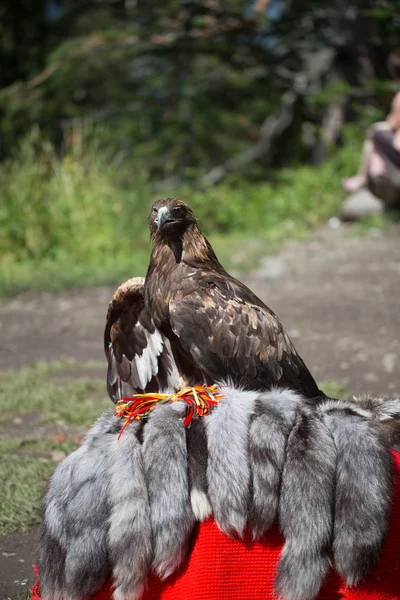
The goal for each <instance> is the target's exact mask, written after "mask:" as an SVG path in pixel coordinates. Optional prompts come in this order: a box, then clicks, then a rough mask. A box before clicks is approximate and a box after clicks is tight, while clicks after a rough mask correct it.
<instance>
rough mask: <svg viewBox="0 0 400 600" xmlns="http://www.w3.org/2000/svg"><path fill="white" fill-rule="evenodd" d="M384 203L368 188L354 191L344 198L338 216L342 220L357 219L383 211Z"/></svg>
mask: <svg viewBox="0 0 400 600" xmlns="http://www.w3.org/2000/svg"><path fill="white" fill-rule="evenodd" d="M383 209H384V204H383V202H382V200H379V198H377V197H376V196H374V195H373V194H372V193H371V192H370V191H369V190H367V189H363V190H359V191H358V192H354V194H351V195H350V196H348V197H347V198H346V200H345V201H344V202H343V204H342V207H341V209H340V218H341V219H343V220H344V221H357V220H358V219H362V218H363V217H371V216H372V215H378V214H379V213H381V212H383Z"/></svg>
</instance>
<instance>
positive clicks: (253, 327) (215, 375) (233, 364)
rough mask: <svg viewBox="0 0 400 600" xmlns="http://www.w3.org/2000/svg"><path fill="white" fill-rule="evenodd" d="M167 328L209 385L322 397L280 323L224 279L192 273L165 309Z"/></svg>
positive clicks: (240, 286) (243, 290)
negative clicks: (283, 390)
mask: <svg viewBox="0 0 400 600" xmlns="http://www.w3.org/2000/svg"><path fill="white" fill-rule="evenodd" d="M169 313H170V325H171V328H172V330H173V332H174V333H175V335H177V336H178V337H179V340H180V343H181V344H182V346H183V348H184V350H185V351H186V352H188V353H190V355H191V356H192V358H193V360H194V362H196V363H197V365H198V366H199V367H200V368H201V370H202V371H203V373H204V374H205V375H206V376H207V377H208V378H209V379H211V380H212V381H220V380H221V379H227V378H228V379H230V380H231V381H233V383H234V384H237V385H243V386H245V387H252V388H263V389H269V388H271V387H273V386H279V387H289V388H290V389H293V390H298V391H300V392H302V393H305V394H306V395H307V396H308V397H315V396H319V395H321V392H320V390H319V389H318V386H317V384H316V383H315V381H314V379H313V377H312V375H311V374H310V372H309V371H308V369H307V367H306V366H305V364H304V362H303V360H302V359H301V357H300V356H299V355H298V354H297V352H296V350H295V348H294V346H293V344H292V342H291V340H290V338H289V336H288V335H287V333H286V332H285V330H284V329H283V326H282V324H281V322H280V321H279V319H278V317H277V316H276V315H275V314H274V313H273V312H272V311H271V310H270V309H269V308H268V307H267V306H265V304H263V303H262V302H261V300H260V299H259V298H257V296H255V295H254V294H253V292H251V290H249V289H248V288H247V287H246V286H245V285H244V284H242V283H241V282H239V281H237V280H236V279H234V278H232V277H230V276H229V275H228V274H226V273H221V274H219V273H212V274H208V273H204V272H200V273H199V272H193V273H191V274H189V276H188V277H187V278H185V279H184V280H183V281H181V282H180V284H179V286H177V287H176V289H175V293H173V294H172V297H171V300H170V303H169Z"/></svg>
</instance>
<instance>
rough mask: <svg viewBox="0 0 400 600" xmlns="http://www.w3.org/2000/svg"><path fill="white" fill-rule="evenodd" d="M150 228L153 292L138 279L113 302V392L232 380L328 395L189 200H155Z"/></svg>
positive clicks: (109, 344) (109, 340)
mask: <svg viewBox="0 0 400 600" xmlns="http://www.w3.org/2000/svg"><path fill="white" fill-rule="evenodd" d="M149 227H150V234H151V239H152V243H153V249H152V253H151V259H150V265H149V268H148V272H147V276H146V280H145V284H144V295H143V290H142V283H140V285H139V287H138V284H135V285H133V284H132V282H134V281H137V280H130V282H131V283H130V284H129V282H127V283H126V284H124V286H125V287H124V286H122V287H121V288H120V289H119V290H118V291H117V294H116V296H115V297H114V299H113V301H112V302H111V304H110V309H109V315H108V324H107V328H106V338H105V344H106V354H108V357H109V374H108V386H109V392H110V393H111V392H112V393H113V394H114V395H117V391H116V390H117V388H118V385H119V386H122V390H120V392H121V391H122V392H123V391H124V390H125V389H126V391H129V389H130V388H135V386H136V391H137V390H144V389H146V391H154V389H155V387H154V386H157V384H158V383H163V384H168V385H169V386H171V385H174V384H176V382H177V381H178V378H179V376H182V377H183V378H184V380H185V381H186V382H187V383H190V384H194V383H203V382H206V383H214V382H216V381H217V382H219V381H222V380H225V381H226V380H229V381H231V382H232V383H233V384H234V385H238V386H242V387H244V388H245V389H270V388H272V387H281V388H290V389H292V390H295V391H298V392H300V393H301V394H303V395H304V396H306V397H307V398H318V397H323V396H324V394H323V392H321V390H319V388H318V386H317V384H316V382H315V381H314V379H313V377H312V375H311V374H310V372H309V370H308V369H307V367H306V365H305V364H304V362H303V360H302V358H301V357H300V356H299V355H298V354H297V352H296V350H295V348H294V346H293V344H292V342H291V340H290V338H289V336H288V335H287V333H286V332H285V330H284V328H283V326H282V324H281V322H280V321H279V319H278V317H277V316H276V315H275V313H274V312H272V310H270V309H269V308H268V307H267V306H266V305H265V304H264V303H263V302H262V301H261V300H260V299H259V298H257V296H256V295H255V294H253V292H252V291H251V290H250V289H249V288H248V287H246V286H245V285H244V284H243V283H241V282H240V281H238V280H237V279H235V278H233V277H232V276H231V275H229V274H228V273H227V272H226V271H225V269H224V268H223V267H222V265H221V264H220V263H219V261H218V259H217V257H216V255H215V253H214V251H213V249H212V247H211V246H210V244H209V242H208V241H207V239H206V238H205V237H204V235H203V234H202V233H201V232H200V230H199V228H198V226H197V222H196V218H195V216H194V214H193V212H192V210H191V209H190V208H189V207H188V206H187V205H186V204H185V203H184V202H182V201H181V200H177V199H175V198H166V199H162V200H158V201H157V202H155V204H153V206H152V209H151V214H150V216H149ZM139 290H140V293H139ZM177 371H178V372H177ZM126 382H129V385H128V386H127V384H126ZM118 395H119V394H118ZM119 396H120V395H119Z"/></svg>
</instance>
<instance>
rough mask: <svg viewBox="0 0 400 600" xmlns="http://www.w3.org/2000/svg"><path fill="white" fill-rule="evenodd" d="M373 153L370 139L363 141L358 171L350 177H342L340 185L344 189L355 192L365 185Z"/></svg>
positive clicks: (373, 149)
mask: <svg viewBox="0 0 400 600" xmlns="http://www.w3.org/2000/svg"><path fill="white" fill-rule="evenodd" d="M375 154H376V153H375V148H374V144H373V142H372V140H366V141H365V142H364V146H363V150H362V154H361V163H360V168H359V169H358V172H357V173H356V175H353V176H352V177H345V178H344V179H342V186H343V187H344V189H345V190H347V191H348V192H356V191H357V190H359V189H361V188H362V187H365V186H366V185H367V175H368V169H369V168H370V162H371V159H372V157H373V156H374V155H375Z"/></svg>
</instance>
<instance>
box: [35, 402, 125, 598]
mask: <svg viewBox="0 0 400 600" xmlns="http://www.w3.org/2000/svg"><path fill="white" fill-rule="evenodd" d="M116 426H117V422H116V420H115V417H113V416H112V411H110V412H108V413H105V415H103V416H101V417H100V419H98V421H97V422H96V423H95V425H94V426H93V428H92V429H91V430H90V431H89V433H88V435H87V437H86V439H85V441H84V442H83V444H82V446H81V447H80V448H79V449H78V450H76V451H75V452H73V453H72V454H71V455H70V456H68V457H67V458H66V459H65V460H64V461H63V462H62V463H61V464H60V465H59V466H58V467H57V469H56V470H55V472H54V474H53V476H52V478H51V481H50V485H49V489H48V492H47V494H46V497H45V503H44V513H43V522H42V525H41V528H40V533H39V538H38V566H39V570H40V579H41V595H42V598H43V600H55V599H57V598H58V597H60V598H63V599H64V598H71V599H75V598H76V599H78V598H82V597H85V596H90V595H92V594H94V593H95V592H96V591H97V590H99V589H100V588H101V587H102V586H103V584H104V582H105V581H106V578H107V577H108V575H109V569H108V560H107V547H106V536H107V527H106V525H105V523H106V522H107V518H108V504H107V485H108V483H107V473H106V468H105V465H106V460H105V458H106V453H107V447H108V444H109V441H110V438H111V436H110V435H108V434H110V433H113V432H114V431H115V428H116ZM49 557H51V560H49Z"/></svg>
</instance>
